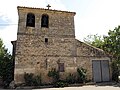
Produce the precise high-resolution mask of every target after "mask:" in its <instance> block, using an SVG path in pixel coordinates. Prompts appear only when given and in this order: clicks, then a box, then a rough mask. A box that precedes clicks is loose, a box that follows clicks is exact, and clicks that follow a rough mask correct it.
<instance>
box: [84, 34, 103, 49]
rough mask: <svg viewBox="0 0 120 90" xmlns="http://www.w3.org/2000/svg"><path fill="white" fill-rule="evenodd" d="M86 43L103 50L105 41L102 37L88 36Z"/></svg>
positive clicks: (85, 39)
mask: <svg viewBox="0 0 120 90" xmlns="http://www.w3.org/2000/svg"><path fill="white" fill-rule="evenodd" d="M83 40H84V42H85V43H87V44H90V45H92V46H95V47H97V48H101V49H102V48H103V47H102V46H103V42H104V39H103V37H102V36H99V35H98V34H96V35H88V36H87V37H86V38H84V39H83Z"/></svg>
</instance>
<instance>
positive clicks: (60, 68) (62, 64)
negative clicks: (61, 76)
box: [58, 63, 64, 72]
mask: <svg viewBox="0 0 120 90" xmlns="http://www.w3.org/2000/svg"><path fill="white" fill-rule="evenodd" d="M58 70H59V72H64V63H59V64H58Z"/></svg>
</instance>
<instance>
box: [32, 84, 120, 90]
mask: <svg viewBox="0 0 120 90" xmlns="http://www.w3.org/2000/svg"><path fill="white" fill-rule="evenodd" d="M33 90H120V87H118V86H96V85H90V86H80V87H64V88H45V89H33Z"/></svg>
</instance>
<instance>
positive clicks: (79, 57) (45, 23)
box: [12, 6, 111, 84]
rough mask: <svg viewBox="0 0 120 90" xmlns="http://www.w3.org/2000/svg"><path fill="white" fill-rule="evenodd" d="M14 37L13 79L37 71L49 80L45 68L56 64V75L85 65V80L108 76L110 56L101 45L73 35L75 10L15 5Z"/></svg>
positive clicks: (47, 81) (99, 80) (45, 79)
mask: <svg viewBox="0 0 120 90" xmlns="http://www.w3.org/2000/svg"><path fill="white" fill-rule="evenodd" d="M17 9H18V16H19V21H18V32H17V40H16V41H12V44H13V55H14V57H15V69H14V80H15V83H17V84H18V83H23V82H24V73H34V74H36V75H37V74H41V77H42V82H43V83H49V81H50V79H49V77H48V76H47V73H48V71H50V70H51V69H52V68H56V70H58V71H59V72H60V77H61V78H63V79H64V78H65V77H67V76H68V74H69V73H75V72H77V71H76V70H77V68H80V67H82V68H84V69H87V80H91V81H93V82H103V81H110V80H111V69H110V63H111V60H110V58H109V57H108V55H107V54H106V53H105V52H104V51H103V50H101V49H98V48H95V47H93V46H91V45H88V44H86V43H84V42H81V41H79V40H77V39H75V27H74V16H75V14H76V13H75V12H69V11H61V10H52V9H49V8H48V9H44V8H32V7H21V6H18V7H17Z"/></svg>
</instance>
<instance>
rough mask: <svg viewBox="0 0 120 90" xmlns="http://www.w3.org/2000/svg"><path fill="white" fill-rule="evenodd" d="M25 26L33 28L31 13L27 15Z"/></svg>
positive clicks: (33, 22) (33, 16) (33, 18)
mask: <svg viewBox="0 0 120 90" xmlns="http://www.w3.org/2000/svg"><path fill="white" fill-rule="evenodd" d="M26 26H30V27H35V15H34V14H32V13H28V14H27V22H26Z"/></svg>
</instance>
